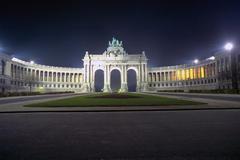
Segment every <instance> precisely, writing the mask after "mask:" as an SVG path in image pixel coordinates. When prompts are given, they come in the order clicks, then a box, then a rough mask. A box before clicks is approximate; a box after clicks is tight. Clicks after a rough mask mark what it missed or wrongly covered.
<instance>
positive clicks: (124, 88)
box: [119, 83, 128, 92]
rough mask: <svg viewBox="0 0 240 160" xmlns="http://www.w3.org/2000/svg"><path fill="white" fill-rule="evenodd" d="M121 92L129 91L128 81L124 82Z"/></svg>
mask: <svg viewBox="0 0 240 160" xmlns="http://www.w3.org/2000/svg"><path fill="white" fill-rule="evenodd" d="M119 92H128V86H127V83H122V84H121V88H120V90H119Z"/></svg>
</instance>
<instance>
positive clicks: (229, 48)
mask: <svg viewBox="0 0 240 160" xmlns="http://www.w3.org/2000/svg"><path fill="white" fill-rule="evenodd" d="M224 49H225V50H227V51H231V50H232V49H233V44H232V43H230V42H228V43H226V44H225V46H224Z"/></svg>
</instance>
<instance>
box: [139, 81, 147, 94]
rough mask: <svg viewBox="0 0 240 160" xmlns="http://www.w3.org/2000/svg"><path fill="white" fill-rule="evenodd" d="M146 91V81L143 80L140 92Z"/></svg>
mask: <svg viewBox="0 0 240 160" xmlns="http://www.w3.org/2000/svg"><path fill="white" fill-rule="evenodd" d="M146 91H148V83H146V82H143V83H142V87H141V91H140V92H146Z"/></svg>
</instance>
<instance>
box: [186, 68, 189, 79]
mask: <svg viewBox="0 0 240 160" xmlns="http://www.w3.org/2000/svg"><path fill="white" fill-rule="evenodd" d="M189 78H190V76H189V69H186V80H188V79H189Z"/></svg>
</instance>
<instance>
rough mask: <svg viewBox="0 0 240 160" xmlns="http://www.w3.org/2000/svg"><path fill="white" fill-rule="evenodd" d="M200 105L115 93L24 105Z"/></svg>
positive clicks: (143, 95) (185, 101)
mask: <svg viewBox="0 0 240 160" xmlns="http://www.w3.org/2000/svg"><path fill="white" fill-rule="evenodd" d="M195 104H202V103H198V102H192V101H187V100H179V99H173V98H165V97H159V96H152V95H145V94H136V93H115V94H106V93H101V94H92V95H86V96H78V97H73V98H66V99H61V100H53V101H48V102H42V103H36V104H30V105H26V106H27V107H96V106H109V107H110V106H167V105H195Z"/></svg>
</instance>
